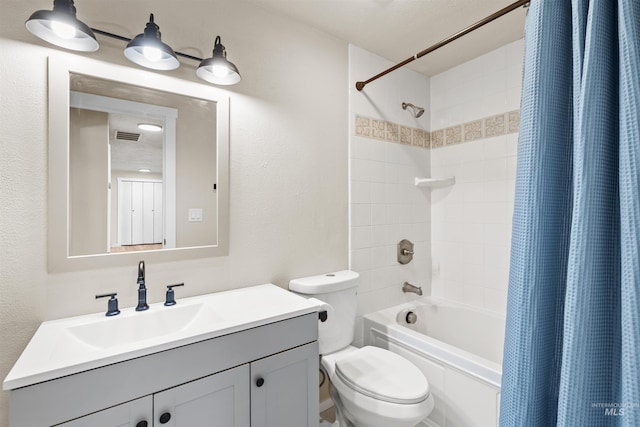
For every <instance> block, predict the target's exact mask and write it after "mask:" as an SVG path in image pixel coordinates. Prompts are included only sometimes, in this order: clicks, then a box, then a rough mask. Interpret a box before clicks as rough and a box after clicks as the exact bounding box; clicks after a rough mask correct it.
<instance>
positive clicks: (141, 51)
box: [124, 13, 180, 70]
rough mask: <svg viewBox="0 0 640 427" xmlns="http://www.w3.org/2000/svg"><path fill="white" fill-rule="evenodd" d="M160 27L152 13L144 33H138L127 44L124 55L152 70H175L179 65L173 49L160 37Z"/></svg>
mask: <svg viewBox="0 0 640 427" xmlns="http://www.w3.org/2000/svg"><path fill="white" fill-rule="evenodd" d="M160 37H161V34H160V27H158V25H156V23H155V22H153V13H152V14H150V15H149V22H147V26H146V27H145V29H144V33H141V34H138V35H137V36H135V38H134V39H133V40H131V41H130V42H129V44H127V47H126V48H125V50H124V56H126V57H127V59H128V60H129V61H131V62H134V63H136V64H138V65H141V66H143V67H146V68H152V69H154V70H175V69H176V68H178V67H179V66H180V61H178V58H177V57H176V54H175V52H174V51H173V49H171V48H170V47H169V45H167V44H166V43H162V40H161V39H160Z"/></svg>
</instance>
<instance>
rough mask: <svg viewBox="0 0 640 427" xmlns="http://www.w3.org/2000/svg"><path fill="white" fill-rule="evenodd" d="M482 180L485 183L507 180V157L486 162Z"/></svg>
mask: <svg viewBox="0 0 640 427" xmlns="http://www.w3.org/2000/svg"><path fill="white" fill-rule="evenodd" d="M482 178H483V180H484V181H498V180H506V179H507V159H506V157H503V158H497V159H488V160H485V161H484V164H483V171H482Z"/></svg>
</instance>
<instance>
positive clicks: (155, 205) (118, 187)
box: [69, 91, 177, 256]
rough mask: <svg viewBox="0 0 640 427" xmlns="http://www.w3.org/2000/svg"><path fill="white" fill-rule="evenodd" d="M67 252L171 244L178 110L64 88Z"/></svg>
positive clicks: (163, 246) (106, 250)
mask: <svg viewBox="0 0 640 427" xmlns="http://www.w3.org/2000/svg"><path fill="white" fill-rule="evenodd" d="M70 106H71V108H70V133H69V139H70V141H69V144H70V170H69V172H70V173H69V189H70V197H69V204H70V206H69V212H70V218H69V219H70V222H69V224H70V225H71V226H70V231H69V232H70V235H69V252H70V255H72V256H75V255H91V254H99V253H105V252H106V253H111V252H126V251H139V250H152V249H162V248H169V247H175V242H176V237H175V230H176V227H175V220H174V218H175V206H174V204H173V203H172V204H171V205H170V206H167V205H166V204H165V200H166V199H167V198H168V199H169V200H175V182H174V179H173V178H172V176H173V175H172V174H165V173H164V169H165V166H164V165H172V166H171V168H175V161H176V160H175V156H174V154H173V153H175V138H174V137H173V136H175V121H176V117H177V110H176V109H173V108H168V107H159V106H152V105H147V104H143V103H138V102H131V101H126V100H121V99H116V98H110V97H106V96H100V95H93V94H87V93H81V92H75V91H72V92H71V96H70Z"/></svg>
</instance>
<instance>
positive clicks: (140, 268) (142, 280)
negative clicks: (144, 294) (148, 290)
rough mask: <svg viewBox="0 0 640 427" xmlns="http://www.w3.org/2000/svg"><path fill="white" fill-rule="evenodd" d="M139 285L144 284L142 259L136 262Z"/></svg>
mask: <svg viewBox="0 0 640 427" xmlns="http://www.w3.org/2000/svg"><path fill="white" fill-rule="evenodd" d="M137 283H138V284H139V285H142V286H144V260H143V261H140V262H139V263H138V280H137Z"/></svg>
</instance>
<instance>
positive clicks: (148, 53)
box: [142, 46, 162, 62]
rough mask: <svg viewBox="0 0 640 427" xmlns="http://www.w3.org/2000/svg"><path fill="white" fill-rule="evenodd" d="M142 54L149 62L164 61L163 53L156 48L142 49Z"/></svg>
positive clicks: (146, 47) (147, 47)
mask: <svg viewBox="0 0 640 427" xmlns="http://www.w3.org/2000/svg"><path fill="white" fill-rule="evenodd" d="M142 54H143V55H144V57H145V58H147V59H148V60H149V61H154V62H155V61H160V60H161V59H162V51H161V50H160V49H158V48H155V47H149V46H145V47H143V48H142Z"/></svg>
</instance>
